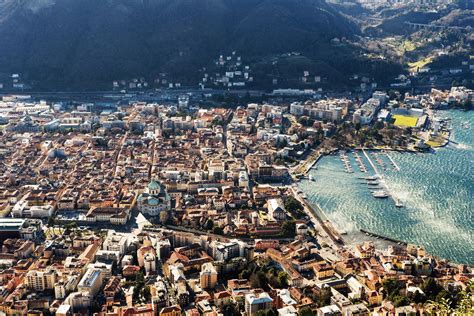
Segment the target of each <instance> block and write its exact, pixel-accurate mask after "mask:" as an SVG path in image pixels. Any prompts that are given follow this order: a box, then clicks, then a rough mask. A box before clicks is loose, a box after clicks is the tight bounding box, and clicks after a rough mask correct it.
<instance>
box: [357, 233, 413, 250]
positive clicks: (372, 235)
mask: <svg viewBox="0 0 474 316" xmlns="http://www.w3.org/2000/svg"><path fill="white" fill-rule="evenodd" d="M360 232H361V233H364V234H366V235H368V236H370V237H375V238H378V239H382V240H386V241H390V242H393V243H396V244H400V245H404V246H406V245H408V243H407V242H406V241H403V240H398V239H395V238H390V237H386V236H382V235H379V234H376V233H371V232H369V231H367V230H365V229H360Z"/></svg>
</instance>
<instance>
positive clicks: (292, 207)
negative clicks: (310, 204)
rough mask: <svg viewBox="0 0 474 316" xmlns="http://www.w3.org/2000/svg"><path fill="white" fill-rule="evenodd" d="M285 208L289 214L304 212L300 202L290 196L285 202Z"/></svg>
mask: <svg viewBox="0 0 474 316" xmlns="http://www.w3.org/2000/svg"><path fill="white" fill-rule="evenodd" d="M285 208H286V209H287V210H288V211H289V212H291V213H293V212H296V211H302V210H303V205H302V204H301V202H300V201H298V200H297V199H295V198H294V197H293V196H290V197H288V198H287V199H286V200H285Z"/></svg>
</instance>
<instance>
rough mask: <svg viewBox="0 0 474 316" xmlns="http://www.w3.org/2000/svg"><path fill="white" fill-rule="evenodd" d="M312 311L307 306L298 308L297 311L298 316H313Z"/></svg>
mask: <svg viewBox="0 0 474 316" xmlns="http://www.w3.org/2000/svg"><path fill="white" fill-rule="evenodd" d="M313 315H314V313H313V310H312V309H311V308H309V307H308V306H305V307H303V308H300V310H299V311H298V316H313Z"/></svg>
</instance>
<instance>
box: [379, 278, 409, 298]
mask: <svg viewBox="0 0 474 316" xmlns="http://www.w3.org/2000/svg"><path fill="white" fill-rule="evenodd" d="M382 285H383V289H384V291H385V295H386V297H387V298H388V299H389V300H391V301H393V298H394V297H395V296H397V295H398V293H399V292H400V290H401V289H402V288H403V286H404V285H403V283H402V282H400V281H399V280H397V279H386V280H384V281H383V283H382Z"/></svg>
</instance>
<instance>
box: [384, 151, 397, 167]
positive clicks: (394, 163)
mask: <svg viewBox="0 0 474 316" xmlns="http://www.w3.org/2000/svg"><path fill="white" fill-rule="evenodd" d="M385 155H386V156H387V158H388V159H389V160H390V162H391V163H392V165H393V167H394V168H395V169H396V170H397V171H400V167H399V166H398V165H397V163H396V162H395V161H394V160H393V159H392V156H390V155H389V154H388V153H387V152H386V153H385Z"/></svg>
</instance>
